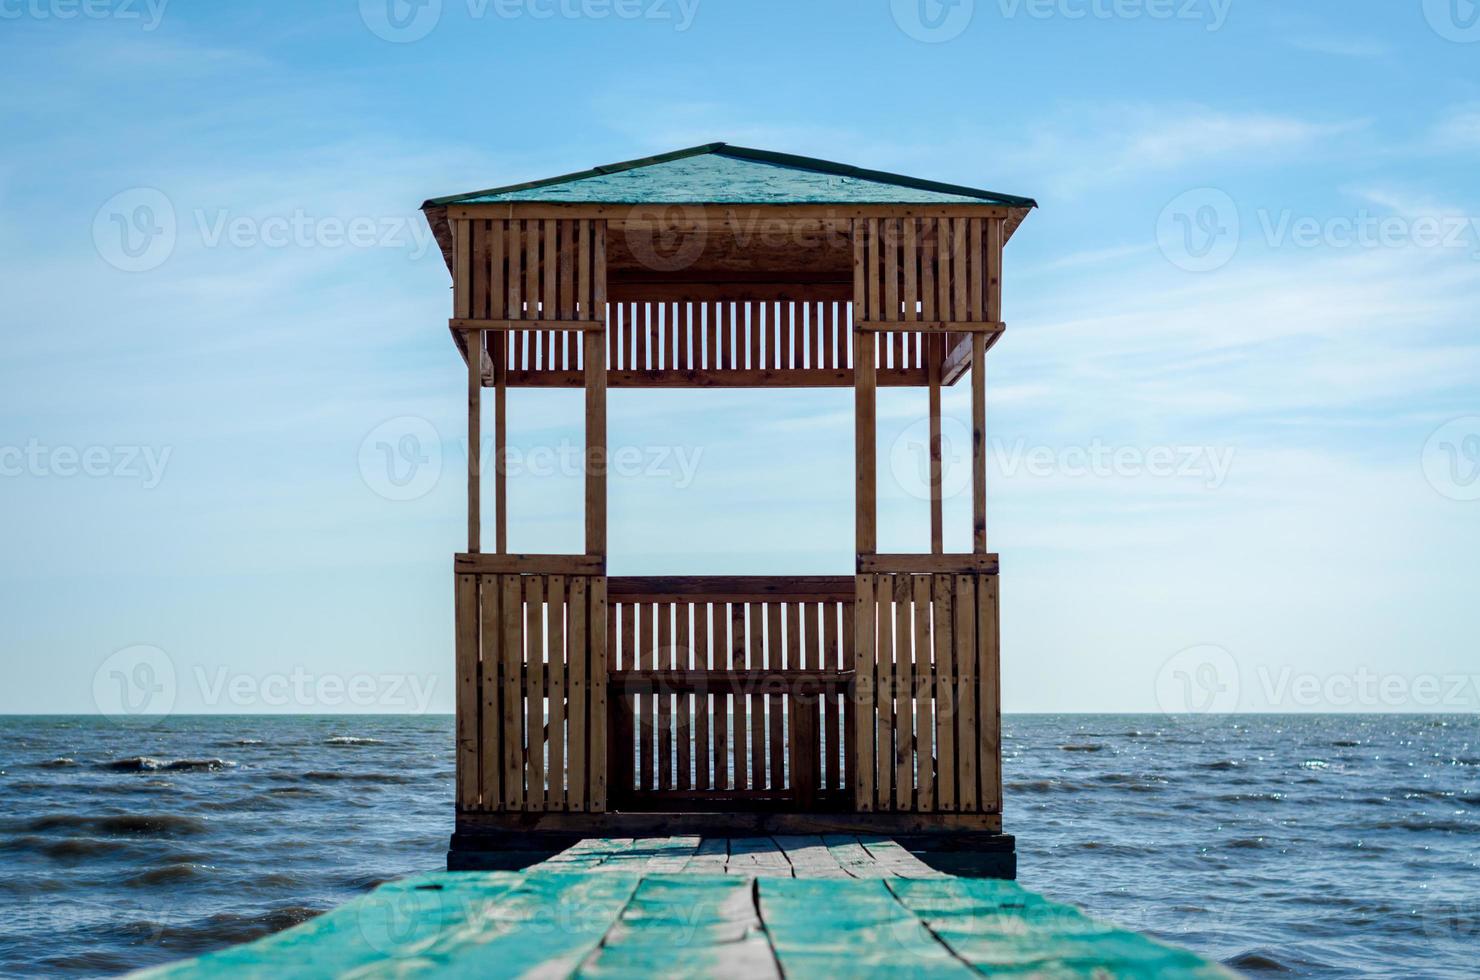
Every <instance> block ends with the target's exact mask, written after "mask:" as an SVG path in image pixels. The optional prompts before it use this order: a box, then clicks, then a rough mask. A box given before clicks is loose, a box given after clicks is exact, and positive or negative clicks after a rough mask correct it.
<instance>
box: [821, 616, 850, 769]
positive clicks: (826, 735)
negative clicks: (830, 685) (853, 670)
mask: <svg viewBox="0 0 1480 980" xmlns="http://www.w3.org/2000/svg"><path fill="white" fill-rule="evenodd" d="M816 635H817V641H818V645H817V653H818V660H817V665H818V666H819V667H822V668H825V669H830V670H842V669H845V668H844V667H843V666H842V661H841V660H840V659H839V657H838V652H839V651H838V604H837V603H835V602H831V601H826V602H823V603H822V604H821V605H820V607H819V610H818V632H817V634H816ZM837 709H838V704H837V696H836V695H834V694H823V695H822V697H821V702H820V706H819V710H818V714H819V719H818V721H819V725H820V737H821V739H822V741H824V742H826V743H827V746H826V749H827V751H825V752H823V753H822V755H821V759H820V760H819V763H818V773H817V778H818V779H820V780H821V781H822V785H823V786H825V787H827V788H828V789H834V788H836V789H843V788H844V783H843V782H842V781H840V780H839V779H838V759H839V758H840V754H839V752H838V748H839V746H841V745H842V742H841V741H840V738H839V737H840V736H841V734H842V731H841V726H836V725H834V724H833V718H834V717H835V716H836V715H837Z"/></svg>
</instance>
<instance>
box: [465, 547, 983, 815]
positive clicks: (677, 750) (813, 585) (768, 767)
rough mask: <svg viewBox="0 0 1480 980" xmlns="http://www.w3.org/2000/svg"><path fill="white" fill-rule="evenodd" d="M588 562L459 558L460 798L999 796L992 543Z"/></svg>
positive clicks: (703, 802)
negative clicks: (823, 568)
mask: <svg viewBox="0 0 1480 980" xmlns="http://www.w3.org/2000/svg"><path fill="white" fill-rule="evenodd" d="M952 562H954V563H958V564H959V566H960V567H959V568H958V570H956V571H953V572H939V571H908V570H903V571H892V572H879V571H873V570H871V569H876V568H883V567H894V568H898V569H910V568H912V567H917V566H922V565H931V564H936V565H940V564H948V563H952ZM599 564H600V560H599V559H595V558H585V557H581V556H567V557H558V558H557V557H553V556H552V557H550V558H547V559H539V558H534V557H528V556H502V555H463V556H460V557H459V559H458V575H457V599H458V603H457V637H458V644H457V653H458V766H457V769H458V801H459V806H460V808H461V809H463V810H464V811H467V812H499V811H516V812H567V813H580V812H589V813H602V812H606V811H630V812H669V813H672V812H748V811H771V812H787V813H829V812H831V813H845V812H858V813H867V812H902V813H915V814H928V813H942V814H949V813H961V814H995V813H999V812H1000V809H1001V773H1000V769H999V762H998V759H999V755H998V751H999V745H1000V741H999V739H1000V734H999V732H1000V707H999V700H998V677H999V665H998V653H997V651H998V624H997V620H998V615H997V575H996V573H995V571H994V570H986V569H994V568H995V556H984V557H981V558H973V557H972V556H964V557H963V556H957V557H950V556H946V557H944V558H943V557H941V556H924V557H916V558H910V557H908V556H868V558H867V560H866V561H864V562H862V564H863V565H865V571H864V573H863V574H860V575H857V576H808V577H784V576H782V577H771V576H766V577H733V576H701V577H683V578H675V577H618V578H607V577H605V576H602V575H600V574H596V573H595V572H594V571H592V572H589V573H588V572H587V571H586V566H588V565H589V566H591V568H592V569H596V568H598V567H599ZM504 569H529V570H516V571H506V570H504ZM549 569H558V570H559V571H558V573H557V572H555V571H549Z"/></svg>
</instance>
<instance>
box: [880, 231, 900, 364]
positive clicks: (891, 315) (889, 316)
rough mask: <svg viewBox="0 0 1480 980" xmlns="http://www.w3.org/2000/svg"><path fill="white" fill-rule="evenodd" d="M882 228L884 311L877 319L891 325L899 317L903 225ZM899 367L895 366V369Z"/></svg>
mask: <svg viewBox="0 0 1480 980" xmlns="http://www.w3.org/2000/svg"><path fill="white" fill-rule="evenodd" d="M881 224H882V226H883V228H884V242H883V247H884V309H883V310H882V311H881V313H880V316H879V319H880V320H886V321H888V322H890V323H893V322H895V321H897V320H899V319H901V317H900V306H899V249H900V245H901V242H902V239H903V237H904V230H903V224H902V222H901V221H900V220H899V219H898V218H891V219H887V220H885V221H883V222H882V223H881ZM898 366H899V365H898V364H896V365H895V367H898Z"/></svg>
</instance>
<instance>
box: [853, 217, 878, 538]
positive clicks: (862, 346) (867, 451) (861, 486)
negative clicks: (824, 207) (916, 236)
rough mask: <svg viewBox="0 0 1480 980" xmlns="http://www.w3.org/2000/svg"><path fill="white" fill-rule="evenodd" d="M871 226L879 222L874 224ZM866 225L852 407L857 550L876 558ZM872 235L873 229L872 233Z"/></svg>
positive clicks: (859, 247) (858, 273) (858, 252)
mask: <svg viewBox="0 0 1480 980" xmlns="http://www.w3.org/2000/svg"><path fill="white" fill-rule="evenodd" d="M870 224H871V226H872V225H874V224H876V222H871V223H870ZM862 229H863V223H862V222H859V221H855V222H854V223H853V268H854V290H853V404H854V430H855V431H854V438H855V441H856V445H855V449H854V467H855V470H856V474H855V482H856V489H855V493H856V495H857V502H856V507H857V520H856V533H855V538H856V548H855V550H856V551H857V552H858V554H867V555H871V554H874V553H875V552H877V551H878V550H879V530H878V488H877V486H876V484H877V481H878V463H877V457H876V455H875V454H876V449H877V447H876V441H877V439H878V433H877V432H876V427H877V417H876V407H875V406H876V398H877V390H876V388H877V384H878V374H877V371H876V370H875V363H874V341H875V339H876V338H877V336H878V335H877V334H873V333H868V332H865V331H863V330H861V329H859V327H858V323H859V321H860V320H862V319H864V318H866V317H868V316H871V315H872V314H871V313H870V312H869V310H870V309H871V308H870V307H868V306H867V305H866V304H867V303H869V302H873V300H872V299H870V298H869V297H868V296H867V295H866V290H868V289H872V290H874V291H875V292H876V291H877V290H878V277H877V276H871V275H869V274H868V272H869V269H868V268H867V261H866V252H865V242H864V240H863V236H862V234H861V232H862ZM870 230H871V231H872V228H871V229H870ZM870 239H871V240H870V242H869V243H868V247H869V248H877V247H878V246H877V243H878V238H877V237H875V236H872V235H871V236H870Z"/></svg>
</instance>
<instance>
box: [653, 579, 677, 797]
mask: <svg viewBox="0 0 1480 980" xmlns="http://www.w3.org/2000/svg"><path fill="white" fill-rule="evenodd" d="M654 606H655V607H656V614H657V617H658V630H657V633H658V669H659V670H672V669H673V667H674V663H673V603H671V602H659V603H654ZM658 788H659V789H672V788H673V694H672V692H670V691H668V690H667V689H659V690H658Z"/></svg>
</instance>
